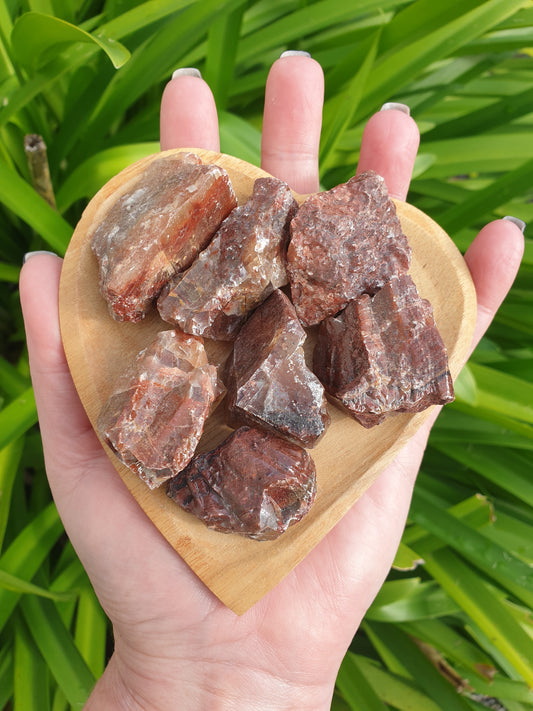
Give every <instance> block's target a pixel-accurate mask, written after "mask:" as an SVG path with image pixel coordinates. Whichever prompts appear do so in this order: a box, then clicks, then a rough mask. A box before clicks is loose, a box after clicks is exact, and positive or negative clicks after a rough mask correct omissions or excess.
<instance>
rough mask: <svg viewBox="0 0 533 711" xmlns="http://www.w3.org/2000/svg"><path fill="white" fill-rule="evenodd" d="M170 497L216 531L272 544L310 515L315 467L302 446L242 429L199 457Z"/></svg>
mask: <svg viewBox="0 0 533 711" xmlns="http://www.w3.org/2000/svg"><path fill="white" fill-rule="evenodd" d="M167 494H168V496H169V497H170V498H171V499H173V500H174V501H175V502H176V503H177V504H179V506H181V507H182V508H183V509H184V510H185V511H188V512H190V513H192V514H194V515H195V516H196V517H197V518H199V519H200V520H201V521H203V522H204V523H205V524H206V525H207V526H208V527H209V528H212V529H214V530H215V531H220V532H222V533H239V534H241V535H244V536H247V537H249V538H255V539H257V540H260V541H263V540H271V539H274V538H277V537H278V536H280V535H281V534H282V533H283V532H284V531H286V530H287V528H288V527H289V526H290V525H292V524H293V523H296V522H297V521H299V520H300V519H301V518H302V517H303V516H305V514H306V513H307V512H308V511H309V508H310V507H311V504H312V503H313V501H314V498H315V494H316V472H315V466H314V463H313V461H312V459H311V457H310V456H309V455H308V453H307V452H306V450H305V449H303V448H302V447H298V446H297V445H294V444H291V443H290V442H287V441H286V440H284V439H281V438H280V437H276V436H275V435H274V434H272V433H271V432H267V431H264V430H259V429H255V428H250V427H241V428H239V429H237V430H235V432H233V433H232V434H231V435H230V436H229V437H228V438H227V439H226V440H225V441H224V442H223V443H222V444H221V445H220V446H219V447H217V448H216V449H214V450H212V451H210V452H208V453H206V454H200V455H197V456H196V457H195V458H194V459H193V460H192V462H191V463H190V464H189V465H188V466H187V467H186V468H185V469H184V470H183V471H182V472H181V473H180V474H179V475H178V476H177V477H175V478H174V479H172V480H171V481H170V482H169V483H168V485H167Z"/></svg>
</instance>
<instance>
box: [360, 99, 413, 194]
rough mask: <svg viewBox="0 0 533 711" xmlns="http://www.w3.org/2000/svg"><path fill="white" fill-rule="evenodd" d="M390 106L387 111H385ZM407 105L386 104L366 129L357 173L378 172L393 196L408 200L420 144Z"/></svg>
mask: <svg viewBox="0 0 533 711" xmlns="http://www.w3.org/2000/svg"><path fill="white" fill-rule="evenodd" d="M385 107H386V108H385ZM407 111H408V108H407V107H406V106H404V105H403V104H385V105H384V108H383V109H382V110H381V111H378V113H376V114H374V115H373V116H372V117H371V118H370V119H369V120H368V123H367V124H366V126H365V130H364V132H363V138H362V141H361V153H360V157H359V163H358V166H357V173H358V174H359V173H362V172H364V171H365V170H375V171H376V173H379V174H380V175H381V176H383V178H384V179H385V184H386V185H387V188H388V191H389V195H391V197H394V198H398V199H399V200H405V199H406V197H407V192H408V190H409V184H410V182H411V175H412V173H413V166H414V162H415V158H416V154H417V151H418V146H419V143H420V133H419V131H418V126H417V125H416V123H415V121H414V120H413V119H412V118H411V117H410V116H409V114H408V113H407Z"/></svg>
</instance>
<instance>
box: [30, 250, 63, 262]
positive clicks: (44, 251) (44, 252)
mask: <svg viewBox="0 0 533 711" xmlns="http://www.w3.org/2000/svg"><path fill="white" fill-rule="evenodd" d="M36 254H51V255H53V256H54V257H57V254H56V253H55V252H48V251H47V250H46V249H36V250H35V252H26V254H25V255H24V257H23V258H22V264H26V262H27V261H28V259H30V258H31V257H35V255H36Z"/></svg>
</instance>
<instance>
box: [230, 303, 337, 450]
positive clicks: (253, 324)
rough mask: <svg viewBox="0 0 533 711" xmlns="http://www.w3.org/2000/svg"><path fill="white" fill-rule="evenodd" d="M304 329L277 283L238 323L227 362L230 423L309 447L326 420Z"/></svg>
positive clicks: (321, 431)
mask: <svg viewBox="0 0 533 711" xmlns="http://www.w3.org/2000/svg"><path fill="white" fill-rule="evenodd" d="M305 339H306V333H305V331H304V329H303V328H302V326H301V325H300V322H299V320H298V317H297V316H296V312H295V310H294V306H293V305H292V304H291V302H290V301H289V299H288V298H287V297H286V296H285V294H284V293H283V292H282V291H280V290H279V289H277V290H276V291H274V292H273V293H272V294H271V295H270V296H269V297H268V299H267V300H266V301H265V302H263V303H262V304H261V305H260V306H258V307H257V309H256V310H255V311H254V313H253V314H252V315H251V316H250V318H249V319H248V321H247V322H246V323H245V324H244V326H243V327H242V329H241V331H240V333H239V335H238V336H237V339H236V341H235V345H234V348H233V353H232V354H231V356H230V357H229V359H228V361H227V365H226V373H227V375H226V378H225V381H226V386H227V389H228V397H227V400H226V402H227V407H228V411H229V413H230V424H232V425H237V424H248V425H252V426H261V427H266V428H267V429H270V430H273V431H275V432H276V433H277V434H280V435H282V436H283V437H286V438H287V439H289V440H290V441H292V442H295V443H296V444H300V445H302V446H304V447H312V446H313V445H314V444H315V443H316V441H317V440H318V438H319V437H321V435H322V434H323V433H324V432H325V430H326V428H327V426H328V424H329V415H328V412H327V402H326V397H325V393H324V388H323V387H322V385H321V383H320V381H319V380H318V378H317V377H316V375H315V374H314V373H313V372H312V371H311V370H310V369H309V368H308V367H307V365H306V363H305V355H304V351H303V347H302V346H303V343H304V341H305Z"/></svg>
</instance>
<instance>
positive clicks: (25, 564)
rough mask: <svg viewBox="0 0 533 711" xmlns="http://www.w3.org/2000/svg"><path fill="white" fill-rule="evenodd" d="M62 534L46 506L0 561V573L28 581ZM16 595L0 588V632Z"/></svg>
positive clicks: (58, 520)
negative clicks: (3, 572)
mask: <svg viewBox="0 0 533 711" xmlns="http://www.w3.org/2000/svg"><path fill="white" fill-rule="evenodd" d="M62 532H63V526H62V524H61V520H60V519H59V516H58V515H57V511H56V508H55V506H54V505H53V504H49V505H48V506H47V507H46V508H45V509H43V511H41V512H40V513H39V514H37V516H35V517H34V518H33V519H32V521H31V522H30V523H29V524H28V525H27V526H26V527H25V528H24V529H23V530H22V531H21V532H20V533H19V534H18V536H17V537H16V538H15V540H14V541H13V542H12V543H11V544H10V546H9V548H7V550H6V551H5V553H3V555H2V557H0V569H1V570H3V571H5V572H6V573H11V575H16V576H18V577H20V578H22V579H24V580H31V579H32V578H33V576H34V575H35V573H36V572H37V570H38V569H39V567H40V565H41V564H42V562H43V560H44V559H45V558H46V556H47V555H48V554H49V552H50V549H51V548H52V546H53V545H54V543H55V542H56V541H57V539H58V537H59V536H60V535H61V533H62ZM19 598H20V593H17V592H14V591H12V590H4V589H2V588H0V630H1V629H3V627H4V625H5V623H6V622H7V620H8V619H9V616H10V615H11V613H12V611H13V609H14V608H15V606H16V604H17V602H18V600H19Z"/></svg>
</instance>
